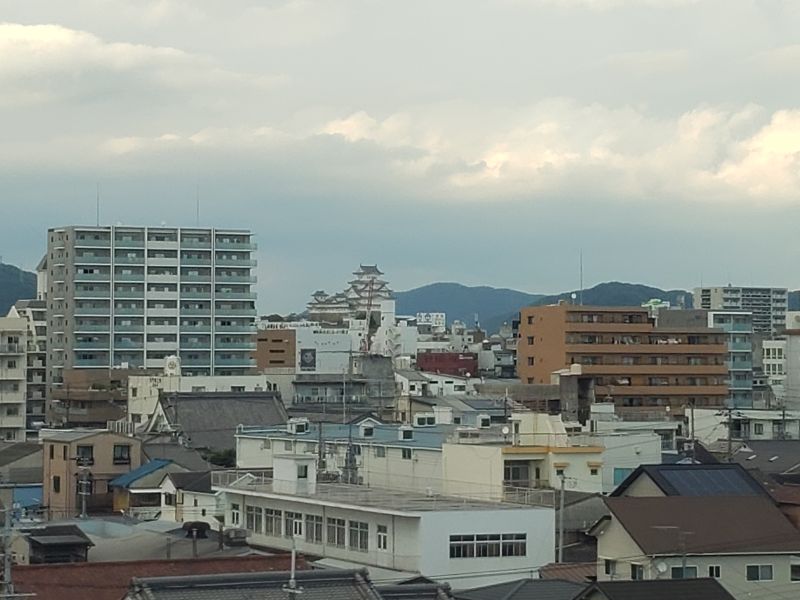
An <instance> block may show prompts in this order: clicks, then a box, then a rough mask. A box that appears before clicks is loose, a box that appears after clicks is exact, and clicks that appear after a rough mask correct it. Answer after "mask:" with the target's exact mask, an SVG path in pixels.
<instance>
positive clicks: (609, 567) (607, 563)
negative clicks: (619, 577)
mask: <svg viewBox="0 0 800 600" xmlns="http://www.w3.org/2000/svg"><path fill="white" fill-rule="evenodd" d="M603 572H604V573H605V574H606V575H612V576H613V575H616V574H617V561H615V560H609V559H605V560H604V561H603Z"/></svg>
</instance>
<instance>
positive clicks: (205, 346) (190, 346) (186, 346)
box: [180, 340, 211, 351]
mask: <svg viewBox="0 0 800 600" xmlns="http://www.w3.org/2000/svg"><path fill="white" fill-rule="evenodd" d="M180 348H181V350H207V351H210V350H211V340H208V341H205V342H181V343H180Z"/></svg>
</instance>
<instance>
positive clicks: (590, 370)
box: [581, 364, 728, 377]
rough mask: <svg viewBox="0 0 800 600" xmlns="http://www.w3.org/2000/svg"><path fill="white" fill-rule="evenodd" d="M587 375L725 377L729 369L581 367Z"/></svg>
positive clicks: (716, 366) (720, 367)
mask: <svg viewBox="0 0 800 600" xmlns="http://www.w3.org/2000/svg"><path fill="white" fill-rule="evenodd" d="M581 370H582V372H583V373H584V374H585V375H619V376H634V375H644V376H648V375H652V376H655V377H658V376H664V375H725V374H726V373H727V372H728V367H727V366H726V365H724V364H719V365H653V364H647V365H581Z"/></svg>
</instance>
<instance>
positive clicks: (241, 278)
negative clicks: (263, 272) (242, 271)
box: [216, 273, 257, 283]
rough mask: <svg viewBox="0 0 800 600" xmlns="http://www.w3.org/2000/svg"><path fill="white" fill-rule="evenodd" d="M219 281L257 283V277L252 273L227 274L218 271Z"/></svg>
mask: <svg viewBox="0 0 800 600" xmlns="http://www.w3.org/2000/svg"><path fill="white" fill-rule="evenodd" d="M216 281H217V282H218V283H256V281H257V280H256V278H255V277H254V276H252V275H225V274H222V273H217V277H216Z"/></svg>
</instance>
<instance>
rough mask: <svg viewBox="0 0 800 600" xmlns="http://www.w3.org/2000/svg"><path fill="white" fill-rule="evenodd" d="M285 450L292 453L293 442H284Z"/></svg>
mask: <svg viewBox="0 0 800 600" xmlns="http://www.w3.org/2000/svg"><path fill="white" fill-rule="evenodd" d="M283 449H284V450H288V451H290V452H291V450H292V440H284V442H283Z"/></svg>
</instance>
